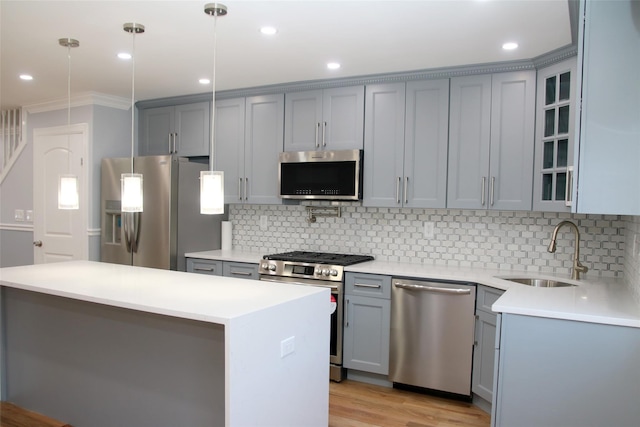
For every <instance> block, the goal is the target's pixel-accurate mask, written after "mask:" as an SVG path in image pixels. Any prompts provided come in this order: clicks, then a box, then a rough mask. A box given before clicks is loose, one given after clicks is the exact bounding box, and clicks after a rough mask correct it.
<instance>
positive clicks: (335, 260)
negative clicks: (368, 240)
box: [263, 251, 373, 266]
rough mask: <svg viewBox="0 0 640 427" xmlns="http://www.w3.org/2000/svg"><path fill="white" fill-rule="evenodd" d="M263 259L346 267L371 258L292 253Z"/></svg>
mask: <svg viewBox="0 0 640 427" xmlns="http://www.w3.org/2000/svg"><path fill="white" fill-rule="evenodd" d="M263 259H266V260H274V261H291V262H303V263H309V264H331V265H341V266H347V265H353V264H358V263H360V262H365V261H372V260H373V257H372V256H371V255H349V254H334V253H325V252H306V251H293V252H283V253H280V254H273V255H265V256H264V257H263Z"/></svg>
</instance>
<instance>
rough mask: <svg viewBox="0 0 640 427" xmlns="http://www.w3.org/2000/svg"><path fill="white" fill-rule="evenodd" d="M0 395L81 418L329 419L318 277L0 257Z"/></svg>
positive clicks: (325, 319) (324, 303)
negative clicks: (12, 262)
mask: <svg viewBox="0 0 640 427" xmlns="http://www.w3.org/2000/svg"><path fill="white" fill-rule="evenodd" d="M0 285H1V286H2V291H1V298H2V301H1V303H2V305H1V307H2V325H1V326H2V328H1V333H2V345H3V348H2V353H1V354H2V358H3V360H2V366H3V369H2V372H1V382H2V400H7V401H12V402H14V403H16V404H18V405H20V406H23V407H25V408H27V409H31V410H34V411H37V412H41V413H44V414H47V415H49V416H52V417H55V418H59V419H64V420H65V421H67V422H69V423H70V424H72V425H74V426H76V427H82V426H91V427H101V426H105V427H106V426H114V425H130V426H134V425H135V426H176V425H184V426H221V425H225V426H284V425H305V426H326V425H327V424H328V390H329V384H328V376H329V368H328V366H329V356H328V355H329V351H328V347H329V319H330V317H329V313H330V307H329V297H328V296H329V295H328V294H329V290H327V289H320V288H312V287H306V286H288V285H283V284H277V283H274V284H270V283H264V282H258V281H251V280H242V279H230V278H224V277H211V276H204V275H194V274H188V273H182V272H176V271H165V270H157V269H149V268H139V267H131V266H123V265H116V264H106V263H97V262H89V261H72V262H65V263H56V264H41V265H34V266H24V267H11V268H4V269H0Z"/></svg>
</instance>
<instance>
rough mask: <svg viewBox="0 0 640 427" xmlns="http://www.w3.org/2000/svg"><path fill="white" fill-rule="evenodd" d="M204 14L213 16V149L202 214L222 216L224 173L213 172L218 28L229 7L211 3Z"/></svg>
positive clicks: (203, 189) (205, 178) (203, 177)
mask: <svg viewBox="0 0 640 427" xmlns="http://www.w3.org/2000/svg"><path fill="white" fill-rule="evenodd" d="M204 13H206V14H207V15H213V78H212V79H211V88H212V89H211V98H212V99H211V147H210V148H209V170H208V171H201V172H200V213H201V214H205V215H220V214H223V213H224V172H222V171H214V170H213V161H214V138H215V126H214V121H215V115H216V44H217V40H216V27H217V23H218V16H225V15H226V14H227V6H225V5H223V4H220V3H209V4H206V5H205V6H204Z"/></svg>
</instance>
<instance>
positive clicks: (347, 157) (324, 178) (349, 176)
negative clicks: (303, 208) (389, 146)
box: [278, 150, 363, 200]
mask: <svg viewBox="0 0 640 427" xmlns="http://www.w3.org/2000/svg"><path fill="white" fill-rule="evenodd" d="M362 155H363V152H362V150H340V151H295V152H294V151H285V152H283V153H280V159H279V162H278V186H279V187H280V197H281V198H283V199H300V200H362Z"/></svg>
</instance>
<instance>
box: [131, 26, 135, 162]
mask: <svg viewBox="0 0 640 427" xmlns="http://www.w3.org/2000/svg"><path fill="white" fill-rule="evenodd" d="M131 36H132V38H131V173H132V174H133V155H134V150H133V146H134V132H133V129H134V127H135V125H134V124H135V122H134V120H135V108H134V103H135V91H136V30H135V24H134V29H133V31H132V32H131Z"/></svg>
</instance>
